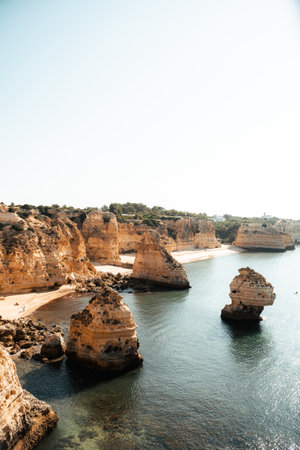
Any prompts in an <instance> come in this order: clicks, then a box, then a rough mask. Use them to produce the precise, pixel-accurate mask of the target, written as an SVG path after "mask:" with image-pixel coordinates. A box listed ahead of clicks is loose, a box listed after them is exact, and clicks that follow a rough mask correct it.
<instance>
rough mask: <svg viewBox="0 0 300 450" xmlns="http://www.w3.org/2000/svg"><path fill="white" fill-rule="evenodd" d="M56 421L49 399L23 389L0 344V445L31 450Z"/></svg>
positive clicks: (7, 447) (12, 364)
mask: <svg viewBox="0 0 300 450" xmlns="http://www.w3.org/2000/svg"><path fill="white" fill-rule="evenodd" d="M57 422H58V416H57V414H56V413H55V412H54V411H53V410H52V409H51V407H50V406H49V405H47V403H45V402H42V401H40V400H38V399H37V398H35V397H34V396H33V395H31V394H30V393H29V392H27V391H25V390H23V389H22V387H21V384H20V381H19V378H18V376H17V371H16V366H15V364H14V363H13V361H12V360H11V358H10V357H9V355H8V353H7V352H6V351H5V350H4V349H3V347H2V346H1V345H0V448H1V449H15V450H22V449H24V450H25V449H26V450H30V449H32V448H34V447H36V446H37V444H38V443H39V442H40V441H41V440H42V439H43V437H45V436H46V435H47V434H48V433H49V432H50V431H52V430H53V429H54V428H55V427H56V424H57Z"/></svg>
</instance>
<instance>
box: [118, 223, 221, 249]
mask: <svg viewBox="0 0 300 450" xmlns="http://www.w3.org/2000/svg"><path fill="white" fill-rule="evenodd" d="M118 228H119V235H118V239H119V252H120V253H125V252H137V250H138V246H139V244H140V242H141V240H142V238H143V234H144V233H145V232H146V231H150V230H154V231H156V232H157V233H158V234H159V235H160V238H161V242H162V243H163V245H164V246H165V247H166V249H167V250H168V251H169V252H172V251H182V250H192V249H195V248H217V247H220V243H219V242H218V241H217V239H216V236H215V230H214V226H213V223H212V222H210V221H208V220H201V219H191V218H189V219H178V220H171V219H166V220H161V221H160V224H159V225H158V226H157V227H155V228H153V227H149V226H147V225H145V224H143V223H119V224H118Z"/></svg>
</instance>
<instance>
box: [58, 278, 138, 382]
mask: <svg viewBox="0 0 300 450" xmlns="http://www.w3.org/2000/svg"><path fill="white" fill-rule="evenodd" d="M136 328H137V326H136V324H135V322H134V320H133V317H132V314H131V312H130V309H129V308H128V306H127V305H126V304H125V303H123V302H122V297H121V295H120V294H118V293H117V292H116V291H114V290H113V289H111V288H108V287H104V288H103V289H102V290H100V291H99V292H98V293H97V294H96V295H95V296H94V297H93V298H92V299H91V300H90V302H89V304H88V305H87V306H86V308H85V309H84V310H83V311H81V312H79V313H76V314H73V315H72V317H71V322H70V331H69V337H68V342H67V351H66V354H67V356H68V358H69V359H70V360H71V361H74V362H77V363H79V364H81V365H83V366H86V367H88V368H91V369H97V370H99V371H101V372H110V373H120V372H124V371H127V370H130V369H132V368H134V367H137V366H139V365H140V364H141V363H142V361H143V360H142V357H141V355H140V353H139V351H138V348H139V343H138V339H137V335H136Z"/></svg>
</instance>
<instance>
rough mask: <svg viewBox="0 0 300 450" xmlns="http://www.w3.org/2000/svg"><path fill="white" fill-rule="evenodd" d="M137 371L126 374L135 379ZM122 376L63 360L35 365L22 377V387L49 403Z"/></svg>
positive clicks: (138, 369)
mask: <svg viewBox="0 0 300 450" xmlns="http://www.w3.org/2000/svg"><path fill="white" fill-rule="evenodd" d="M139 371H140V368H136V369H133V370H131V371H129V372H127V373H128V374H129V375H133V376H134V377H135V376H136V375H138V373H139ZM122 375H124V374H123V373H120V374H112V373H109V372H106V373H100V372H98V371H96V370H91V369H88V368H86V367H82V366H80V365H78V364H76V363H74V362H70V361H68V360H67V359H64V360H63V361H58V362H56V363H51V364H46V365H43V366H41V365H37V367H36V368H34V369H33V370H31V371H30V372H28V373H27V374H26V375H24V376H23V377H22V386H23V388H24V389H26V390H28V391H29V392H30V393H32V394H33V395H39V397H40V399H41V400H44V401H47V400H48V401H50V402H51V401H53V400H54V401H55V400H60V399H63V398H69V397H72V396H73V395H75V394H77V393H78V392H81V391H84V390H86V389H90V388H92V387H94V386H96V385H98V384H100V383H105V382H107V381H110V380H113V379H115V378H117V377H122Z"/></svg>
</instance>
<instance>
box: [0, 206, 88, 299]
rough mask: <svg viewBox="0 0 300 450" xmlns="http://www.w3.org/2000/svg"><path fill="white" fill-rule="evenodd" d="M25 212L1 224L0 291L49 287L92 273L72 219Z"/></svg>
mask: <svg viewBox="0 0 300 450" xmlns="http://www.w3.org/2000/svg"><path fill="white" fill-rule="evenodd" d="M4 214H7V213H4ZM13 214H14V213H13ZM28 214H29V215H27V216H26V217H25V218H24V219H21V218H20V216H19V215H18V218H19V220H18V222H17V223H16V222H15V221H13V222H7V221H5V222H2V223H0V293H5V294H13V293H23V292H30V291H31V290H33V289H49V288H52V287H55V286H60V285H62V284H64V283H66V282H67V281H68V280H69V279H70V278H71V279H76V278H80V277H89V276H91V275H93V274H94V273H95V269H94V267H93V265H92V264H91V263H90V261H89V260H88V258H87V257H86V251H85V244H84V240H83V238H82V236H81V233H80V232H79V230H78V228H77V226H76V225H75V224H74V223H73V222H72V221H71V220H69V219H68V218H67V217H65V216H64V215H56V216H54V217H52V218H51V217H46V216H39V215H35V216H34V215H31V214H30V213H28ZM0 220H1V217H0Z"/></svg>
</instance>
